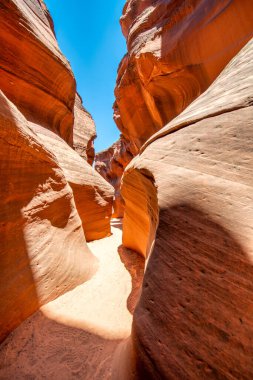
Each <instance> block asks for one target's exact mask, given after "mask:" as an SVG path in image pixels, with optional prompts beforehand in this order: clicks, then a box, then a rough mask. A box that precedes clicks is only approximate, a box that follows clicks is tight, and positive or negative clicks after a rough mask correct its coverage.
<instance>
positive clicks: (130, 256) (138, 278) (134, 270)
mask: <svg viewBox="0 0 253 380" xmlns="http://www.w3.org/2000/svg"><path fill="white" fill-rule="evenodd" d="M118 253H119V256H120V259H121V261H122V263H123V264H124V265H125V268H126V270H127V271H128V272H129V274H130V276H131V279H132V290H131V293H130V294H129V296H128V299H127V308H128V310H129V311H130V313H131V314H133V313H134V310H135V307H136V305H137V302H138V300H139V297H140V292H141V287H142V280H143V276H144V267H145V259H144V257H142V256H141V255H140V254H139V253H137V252H134V251H133V250H131V249H127V248H126V247H124V246H123V245H120V246H119V247H118Z"/></svg>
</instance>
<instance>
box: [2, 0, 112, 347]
mask: <svg viewBox="0 0 253 380" xmlns="http://www.w3.org/2000/svg"><path fill="white" fill-rule="evenodd" d="M0 8H1V12H0V34H1V44H0V88H1V90H2V92H1V98H0V119H1V130H0V154H1V162H0V165H1V168H0V170H1V188H0V192H1V198H0V199H1V200H0V209H1V218H0V234H1V239H0V240H1V248H0V267H1V280H0V292H1V305H0V325H1V327H0V340H2V339H3V338H4V337H5V336H6V335H7V334H8V333H9V332H10V331H11V330H12V329H13V328H15V327H16V326H17V325H18V324H19V323H20V322H21V321H22V320H24V319H25V318H26V317H27V316H29V315H30V314H31V313H32V312H34V311H35V310H36V309H37V308H38V307H39V306H40V305H41V304H43V303H45V302H48V301H49V300H52V299H54V298H55V297H57V296H59V295H60V294H62V293H64V292H66V291H67V290H69V289H71V288H73V287H75V286H76V285H78V284H79V283H81V282H84V281H85V280H87V279H88V278H89V277H90V276H91V274H92V273H93V272H94V270H95V262H96V260H95V259H94V257H93V256H92V255H91V253H90V251H89V249H88V248H87V245H86V239H87V240H94V239H99V238H102V237H105V236H108V235H110V216H111V210H112V199H113V189H112V187H111V186H110V185H109V184H108V183H107V182H106V181H105V180H104V179H103V178H102V177H101V176H99V174H98V173H96V172H95V170H94V169H92V168H91V167H90V165H89V164H88V163H87V162H85V161H84V160H83V159H82V158H81V157H80V156H79V154H78V153H77V152H75V151H74V150H73V149H72V147H73V145H74V146H75V147H76V148H77V150H78V148H79V147H80V141H81V140H80V139H81V138H82V136H83V137H84V135H85V136H86V137H85V139H84V141H83V142H82V143H83V147H84V150H86V151H87V152H86V154H87V158H88V161H89V162H91V161H92V154H93V153H92V140H93V138H94V135H95V131H94V124H93V122H92V121H91V118H90V117H89V115H88V114H87V112H86V111H85V110H84V109H83V108H82V105H81V100H80V98H79V97H78V96H77V95H76V84H75V79H74V77H73V73H72V71H71V68H70V66H69V63H68V62H67V60H66V58H65V57H64V56H63V55H62V53H61V52H60V50H59V48H58V45H57V41H56V39H55V36H54V32H53V24H52V20H51V17H50V15H49V13H48V11H47V9H46V6H45V4H44V3H43V2H42V1H34V0H11V1H7V0H3V1H1V7H0ZM74 121H75V123H74ZM82 128H83V129H82ZM73 129H74V133H73ZM84 129H85V132H84V131H83V130H84ZM73 143H74V144H73ZM86 143H87V148H86V147H85V144H86ZM80 218H81V219H80ZM85 236H86V239H85Z"/></svg>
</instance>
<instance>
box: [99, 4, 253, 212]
mask: <svg viewBox="0 0 253 380" xmlns="http://www.w3.org/2000/svg"><path fill="white" fill-rule="evenodd" d="M251 13H252V4H251V1H250V0H246V1H243V2H242V1H240V0H234V1H231V0H225V1H212V2H210V1H209V0H204V1H203V0H197V1H188V0H187V1H186V0H182V1H170V0H158V1H157V0H145V1H140V0H128V1H127V2H126V4H125V7H124V10H123V15H122V17H121V26H122V31H123V34H124V36H125V37H126V41H127V50H128V51H127V54H126V55H125V56H124V57H123V59H122V62H121V63H120V65H119V69H118V78H117V82H116V87H115V98H116V100H115V104H114V120H115V122H116V124H117V126H118V128H119V130H120V131H121V133H122V135H123V136H124V139H125V140H127V141H129V144H130V142H131V144H132V145H134V146H135V153H134V155H136V154H137V153H138V151H139V149H140V148H141V146H142V145H143V144H144V143H145V142H146V141H147V139H148V138H150V137H151V136H152V135H153V134H154V133H156V132H157V131H159V130H160V129H161V128H162V127H164V125H165V124H167V123H168V122H169V121H170V120H172V119H173V118H174V117H176V116H177V115H179V114H180V113H181V112H182V111H183V110H184V109H185V108H186V107H187V106H188V105H189V104H190V103H191V102H192V101H193V100H194V99H196V98H197V97H198V96H199V95H200V94H201V93H203V91H205V90H206V89H207V88H208V86H209V85H210V84H211V83H212V82H213V81H214V79H215V78H216V77H217V76H218V75H219V73H220V72H221V71H222V70H223V68H224V67H225V66H226V64H227V63H228V62H229V61H230V60H231V59H232V58H233V57H234V55H235V54H236V53H238V51H239V50H240V49H241V48H242V47H243V46H244V45H245V43H246V42H247V41H248V40H249V39H250V37H251V36H252V18H251V17H250V15H251ZM109 151H110V149H109ZM102 160H103V158H102ZM107 164H108V161H107V160H106V159H105V161H104V169H103V170H104V172H105V171H107V172H108V175H110V176H111V168H110V165H109V166H107ZM114 175H115V176H116V175H117V174H116V172H115V173H114ZM114 181H115V182H117V183H118V184H120V182H121V178H118V179H115V180H114ZM115 197H116V199H120V195H119V186H118V185H117V186H116V196H115ZM117 204H119V205H121V207H117V208H118V209H121V210H122V209H123V203H122V202H117Z"/></svg>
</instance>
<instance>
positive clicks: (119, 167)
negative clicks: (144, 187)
mask: <svg viewBox="0 0 253 380" xmlns="http://www.w3.org/2000/svg"><path fill="white" fill-rule="evenodd" d="M137 152H138V151H137V149H136V147H135V146H134V144H132V143H131V142H130V141H128V140H126V139H125V138H124V137H123V136H120V138H119V140H118V141H116V142H115V143H114V144H113V145H112V146H111V147H110V148H108V149H106V150H104V151H102V152H99V153H97V154H96V157H95V169H96V171H97V172H98V173H99V174H100V175H101V176H102V177H103V178H104V179H105V180H106V181H107V182H109V183H110V184H111V185H112V186H113V187H114V190H115V193H114V201H113V217H114V218H122V217H123V215H124V203H123V199H122V197H121V194H120V183H121V177H122V174H123V172H124V170H125V167H126V166H127V165H128V163H129V162H130V161H131V160H132V158H133V157H134V156H135V155H136V154H137Z"/></svg>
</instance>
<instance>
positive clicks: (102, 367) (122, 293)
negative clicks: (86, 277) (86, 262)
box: [0, 219, 141, 379]
mask: <svg viewBox="0 0 253 380" xmlns="http://www.w3.org/2000/svg"><path fill="white" fill-rule="evenodd" d="M121 226H122V225H121V220H120V219H114V220H112V235H111V236H110V237H108V238H105V239H101V240H97V241H93V242H91V243H89V247H90V249H91V251H92V253H93V254H94V255H95V256H96V258H97V259H98V261H99V269H98V271H97V272H96V274H95V275H94V276H93V277H92V278H91V280H90V281H87V282H85V283H83V284H82V285H80V286H78V287H76V288H75V289H73V290H72V291H70V292H68V293H65V294H64V295H63V296H61V297H59V298H57V299H56V300H54V301H52V302H50V303H48V304H46V305H44V306H43V307H42V308H41V309H40V310H39V311H37V312H36V313H35V314H34V315H32V316H31V317H30V318H28V319H27V320H26V321H25V322H24V323H22V324H21V325H20V326H19V327H18V328H17V329H16V330H15V331H14V332H13V333H12V334H10V336H9V337H8V338H7V339H6V340H5V341H4V342H3V344H2V346H1V347H0V363H1V366H0V379H35V378H36V379H74V378H80V379H108V378H109V377H110V374H111V365H112V360H113V354H114V351H115V349H116V347H117V346H118V344H119V343H120V341H122V340H123V339H125V338H127V337H128V336H129V335H130V333H131V324H132V315H131V313H130V312H129V310H128V307H127V304H128V298H129V295H130V297H131V292H132V279H131V276H130V273H129V272H128V270H127V269H126V267H125V265H124V263H123V261H121V260H122V258H123V254H122V252H121V254H120V255H119V253H118V247H120V245H121V240H122V231H121V229H122V227H121ZM121 251H122V250H121ZM128 253H129V252H128ZM128 263H129V259H128ZM138 263H140V262H138V261H137V264H138ZM132 268H133V265H132ZM136 269H138V268H136ZM136 273H138V271H136ZM140 280H141V279H140ZM140 282H141V281H140Z"/></svg>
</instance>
